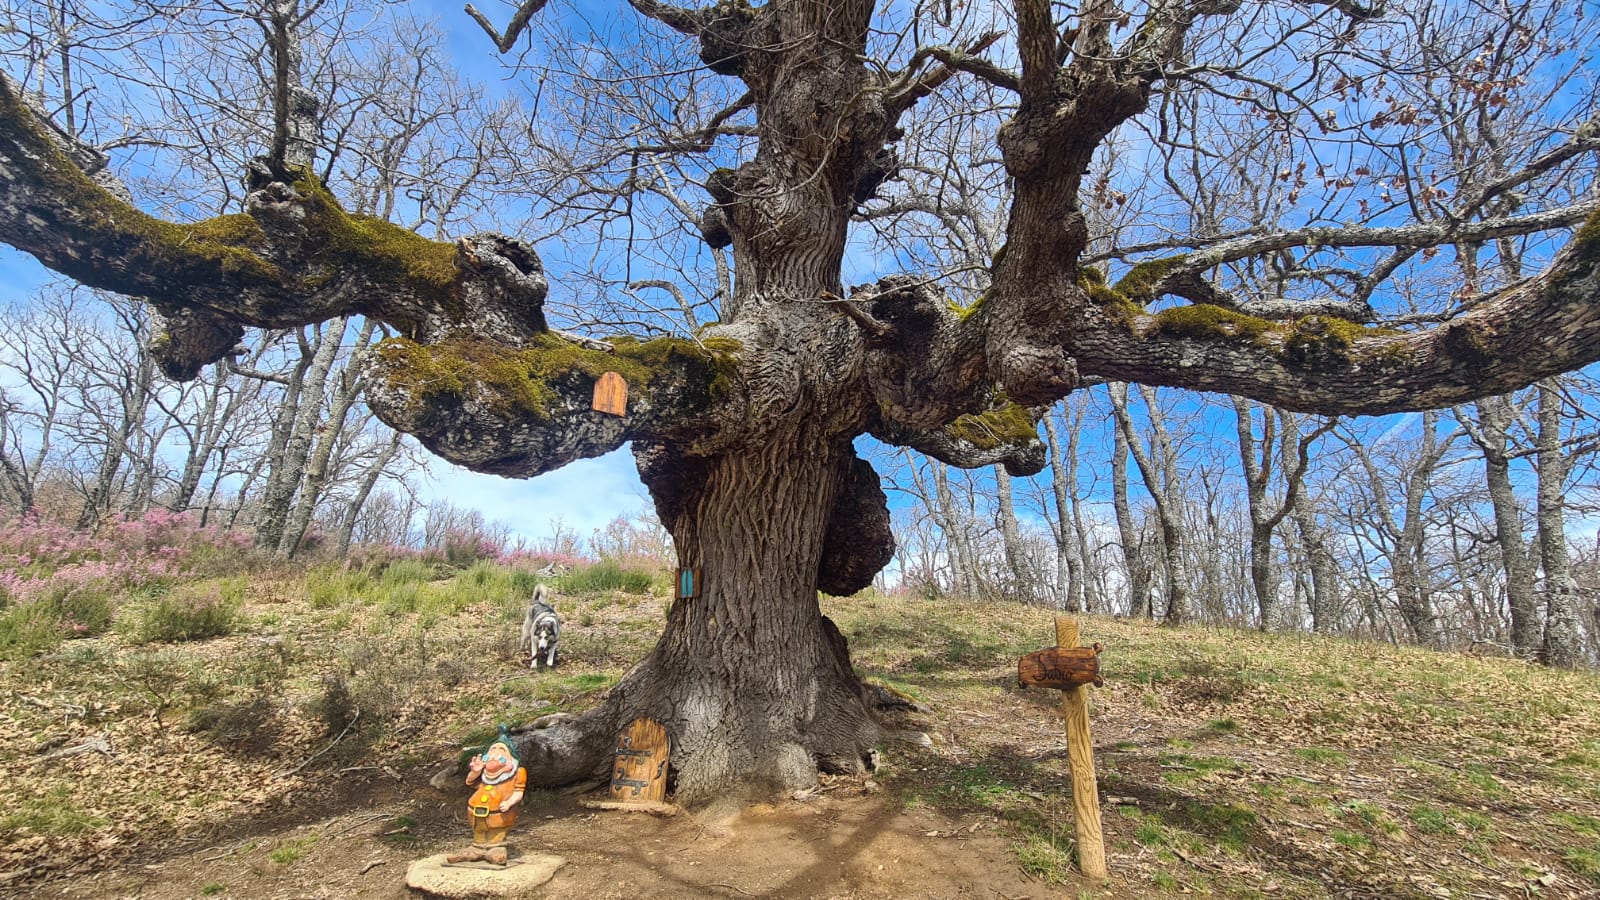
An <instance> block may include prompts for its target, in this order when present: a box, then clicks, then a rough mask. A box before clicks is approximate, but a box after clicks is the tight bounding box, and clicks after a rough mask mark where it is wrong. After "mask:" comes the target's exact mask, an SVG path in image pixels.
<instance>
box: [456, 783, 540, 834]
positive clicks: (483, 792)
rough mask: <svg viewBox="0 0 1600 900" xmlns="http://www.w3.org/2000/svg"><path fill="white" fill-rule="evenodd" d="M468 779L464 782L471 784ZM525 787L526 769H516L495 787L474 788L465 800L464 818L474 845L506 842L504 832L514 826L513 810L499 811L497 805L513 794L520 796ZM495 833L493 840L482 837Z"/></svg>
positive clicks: (489, 785) (514, 810)
mask: <svg viewBox="0 0 1600 900" xmlns="http://www.w3.org/2000/svg"><path fill="white" fill-rule="evenodd" d="M475 780H477V779H472V780H469V781H468V782H467V784H471V783H472V781H475ZM527 786H528V770H527V769H524V768H523V767H521V766H518V767H517V774H516V775H513V776H512V777H510V778H507V779H506V780H505V781H502V782H500V783H499V784H479V785H478V789H477V790H475V791H473V792H472V799H471V800H468V801H467V818H468V819H469V820H470V821H471V823H472V842H473V843H474V844H498V843H501V842H502V841H504V840H505V839H506V829H508V828H510V827H511V826H513V825H515V824H517V808H516V807H515V806H513V807H511V808H510V809H508V810H506V811H505V812H501V811H500V806H501V804H503V803H505V802H506V800H507V799H509V798H510V797H511V796H512V795H513V794H520V793H522V792H523V789H524V788H526V787H527ZM489 834H497V836H495V837H489V838H488V839H487V840H485V836H486V835H489Z"/></svg>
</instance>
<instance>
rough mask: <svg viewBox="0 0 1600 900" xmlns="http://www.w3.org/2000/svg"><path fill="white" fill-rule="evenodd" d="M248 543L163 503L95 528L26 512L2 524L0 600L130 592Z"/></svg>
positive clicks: (241, 535)
mask: <svg viewBox="0 0 1600 900" xmlns="http://www.w3.org/2000/svg"><path fill="white" fill-rule="evenodd" d="M249 546H250V536H249V535H248V534H244V533H239V532H227V531H224V530H222V529H220V528H217V527H215V526H209V527H206V528H201V527H200V526H199V525H198V523H197V522H196V521H195V519H194V517H192V516H190V515H189V514H187V513H173V512H169V511H167V510H164V509H155V510H151V511H150V512H148V513H146V514H145V515H144V516H142V517H140V518H137V519H125V520H120V521H115V522H109V523H107V524H106V525H104V526H103V527H101V528H100V530H99V531H96V532H93V533H90V532H79V531H74V530H73V529H71V528H68V527H66V526H65V525H63V524H61V523H60V522H54V521H51V520H48V519H44V518H41V517H39V516H37V515H34V514H32V513H24V514H22V515H20V516H17V517H15V518H12V519H10V520H7V521H3V522H0V598H3V600H4V601H5V602H6V603H25V602H27V601H29V600H32V599H35V598H37V597H40V596H44V595H50V596H55V597H61V596H66V595H68V594H72V593H76V592H77V591H79V590H81V589H83V588H86V587H90V586H94V587H97V588H101V589H121V590H130V589H133V588H137V587H140V586H142V585H146V584H151V583H153V582H159V581H165V580H168V579H171V578H173V577H174V576H177V575H180V574H182V573H184V572H187V571H190V570H191V569H192V568H193V567H194V565H195V564H196V563H197V562H198V561H200V560H203V559H210V558H215V557H216V556H218V555H219V554H237V553H240V552H242V551H244V550H245V549H247V548H248V547H249Z"/></svg>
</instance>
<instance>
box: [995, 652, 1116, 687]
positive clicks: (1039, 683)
mask: <svg viewBox="0 0 1600 900" xmlns="http://www.w3.org/2000/svg"><path fill="white" fill-rule="evenodd" d="M1017 681H1018V682H1020V683H1021V684H1023V685H1025V686H1028V687H1053V688H1069V687H1076V686H1077V685H1080V684H1092V685H1095V686H1096V687H1099V686H1101V685H1104V684H1105V679H1104V678H1101V677H1100V645H1099V644H1095V645H1094V646H1093V647H1051V648H1050V649H1048V650H1040V651H1039V652H1037V653H1029V654H1028V655H1027V656H1024V657H1022V658H1021V659H1019V660H1017Z"/></svg>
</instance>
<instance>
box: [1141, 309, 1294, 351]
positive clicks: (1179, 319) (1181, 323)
mask: <svg viewBox="0 0 1600 900" xmlns="http://www.w3.org/2000/svg"><path fill="white" fill-rule="evenodd" d="M1155 318H1156V327H1155V332H1156V333H1157V334H1161V335H1166V336H1168V337H1181V338H1193V339H1195V340H1202V341H1227V340H1237V339H1239V338H1244V339H1247V340H1249V341H1250V342H1252V343H1254V342H1256V341H1258V339H1260V338H1261V337H1262V336H1263V335H1265V334H1267V333H1268V332H1270V331H1272V329H1273V328H1274V323H1272V322H1269V321H1267V320H1266V319H1258V318H1256V317H1255V316H1247V315H1245V314H1244V313H1239V312H1234V311H1233V310H1231V309H1223V308H1222V307H1220V306H1208V305H1206V304H1203V303H1201V304H1195V305H1192V306H1175V307H1173V308H1172V309H1164V310H1162V311H1161V312H1159V313H1157V314H1156V317H1155Z"/></svg>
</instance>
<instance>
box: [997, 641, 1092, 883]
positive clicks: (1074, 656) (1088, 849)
mask: <svg viewBox="0 0 1600 900" xmlns="http://www.w3.org/2000/svg"><path fill="white" fill-rule="evenodd" d="M1017 681H1018V682H1020V683H1021V684H1023V685H1024V686H1027V685H1033V686H1035V687H1053V688H1059V689H1060V690H1061V711H1062V713H1063V714H1064V715H1065V716H1066V719H1067V756H1068V757H1069V759H1070V760H1071V763H1072V809H1073V819H1074V821H1075V822H1076V824H1077V829H1078V864H1079V866H1080V867H1081V868H1082V869H1083V874H1085V875H1087V876H1089V877H1090V878H1105V877H1106V874H1107V873H1106V845H1105V839H1104V837H1103V836H1102V835H1101V833H1100V793H1099V791H1100V789H1099V785H1098V784H1097V782H1096V780H1095V775H1094V738H1093V737H1092V736H1091V735H1090V734H1089V688H1088V686H1089V685H1091V684H1093V685H1096V686H1098V685H1103V684H1105V679H1103V678H1101V677H1100V645H1099V644H1095V645H1094V646H1093V647H1079V646H1078V620H1076V619H1073V618H1070V617H1068V616H1056V646H1054V647H1051V648H1049V649H1048V650H1040V651H1039V652H1037V653H1030V654H1028V655H1027V656H1024V657H1022V658H1021V659H1020V660H1018V661H1017Z"/></svg>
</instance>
